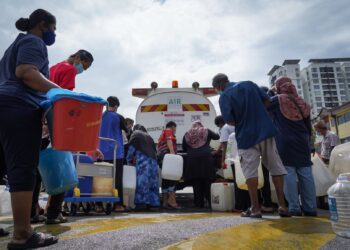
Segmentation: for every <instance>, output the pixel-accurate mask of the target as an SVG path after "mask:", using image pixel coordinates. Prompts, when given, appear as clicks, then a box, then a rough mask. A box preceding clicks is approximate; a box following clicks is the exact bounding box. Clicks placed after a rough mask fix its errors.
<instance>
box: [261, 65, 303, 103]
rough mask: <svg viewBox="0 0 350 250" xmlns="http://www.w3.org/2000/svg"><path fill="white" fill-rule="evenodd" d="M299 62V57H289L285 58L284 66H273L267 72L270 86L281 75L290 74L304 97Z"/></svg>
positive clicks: (299, 92)
mask: <svg viewBox="0 0 350 250" xmlns="http://www.w3.org/2000/svg"><path fill="white" fill-rule="evenodd" d="M299 62H300V60H299V59H288V60H284V62H283V64H282V66H279V65H275V66H273V67H272V69H271V70H270V71H269V73H268V74H267V75H268V76H269V83H270V86H272V85H273V83H274V82H275V80H276V79H277V78H279V77H280V76H288V77H289V78H290V79H292V82H293V84H294V86H295V87H296V89H297V91H298V94H299V95H300V96H303V97H304V90H303V86H302V80H301V73H300V65H299Z"/></svg>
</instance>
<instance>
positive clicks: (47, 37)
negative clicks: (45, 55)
mask: <svg viewBox="0 0 350 250" xmlns="http://www.w3.org/2000/svg"><path fill="white" fill-rule="evenodd" d="M55 40H56V34H55V32H53V31H52V30H49V31H45V32H43V41H44V43H45V44H46V45H47V46H50V45H52V44H54V43H55Z"/></svg>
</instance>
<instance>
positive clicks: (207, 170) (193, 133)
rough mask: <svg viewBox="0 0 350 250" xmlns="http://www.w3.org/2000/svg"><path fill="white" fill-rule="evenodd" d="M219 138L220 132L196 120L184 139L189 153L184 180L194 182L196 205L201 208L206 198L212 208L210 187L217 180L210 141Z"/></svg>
mask: <svg viewBox="0 0 350 250" xmlns="http://www.w3.org/2000/svg"><path fill="white" fill-rule="evenodd" d="M218 139H219V135H218V134H216V133H214V132H213V131H211V130H210V129H207V128H205V127H204V126H203V124H202V123H201V122H200V121H195V122H193V124H192V127H191V128H190V130H188V131H187V132H186V134H185V135H184V137H183V140H182V148H183V151H184V152H186V153H187V157H186V166H185V167H184V169H185V172H184V180H185V181H188V182H189V183H191V184H192V186H193V195H194V205H195V206H196V207H199V208H204V206H205V200H206V201H207V204H208V207H209V208H211V202H210V187H211V184H212V183H213V182H214V180H215V168H214V164H213V157H212V153H211V148H210V141H211V140H218Z"/></svg>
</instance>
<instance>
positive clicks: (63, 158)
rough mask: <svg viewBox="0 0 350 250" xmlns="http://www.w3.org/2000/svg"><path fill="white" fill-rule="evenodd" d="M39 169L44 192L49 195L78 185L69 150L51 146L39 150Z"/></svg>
mask: <svg viewBox="0 0 350 250" xmlns="http://www.w3.org/2000/svg"><path fill="white" fill-rule="evenodd" d="M39 171H40V175H41V178H42V180H43V183H44V185H45V188H46V192H47V193H48V194H50V195H55V194H60V193H64V192H65V191H67V190H69V189H72V188H74V187H76V186H77V185H78V176H77V172H76V169H75V165H74V161H73V155H72V153H71V152H66V151H58V150H54V149H52V148H48V149H45V150H43V151H41V152H40V160H39Z"/></svg>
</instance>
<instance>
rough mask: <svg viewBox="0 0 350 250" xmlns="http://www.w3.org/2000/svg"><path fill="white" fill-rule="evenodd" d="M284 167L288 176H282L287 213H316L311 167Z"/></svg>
mask: <svg viewBox="0 0 350 250" xmlns="http://www.w3.org/2000/svg"><path fill="white" fill-rule="evenodd" d="M285 167H286V170H287V171H288V174H287V175H285V176H284V194H285V196H286V199H287V201H288V204H289V212H294V213H300V212H301V211H304V212H309V213H310V212H316V211H317V204H316V190H315V184H314V177H313V175H312V170H311V166H310V167H291V166H285ZM297 180H298V182H297ZM298 184H299V190H300V197H301V204H302V205H301V206H300V202H299V193H298Z"/></svg>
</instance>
